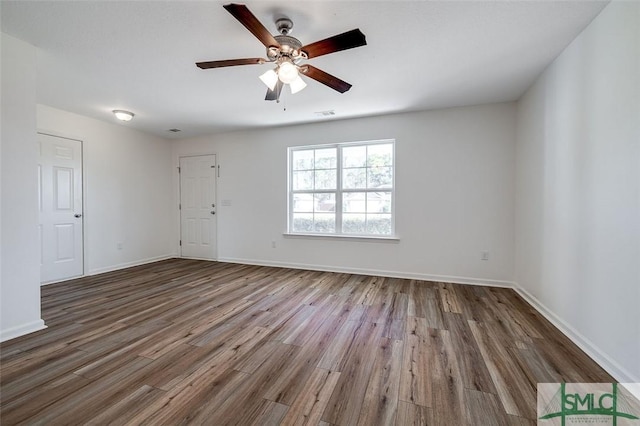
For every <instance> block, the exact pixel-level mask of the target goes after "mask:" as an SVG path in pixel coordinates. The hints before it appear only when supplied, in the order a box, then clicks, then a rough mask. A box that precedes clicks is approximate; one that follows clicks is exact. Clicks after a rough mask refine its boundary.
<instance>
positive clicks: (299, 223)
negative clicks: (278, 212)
mask: <svg viewBox="0 0 640 426" xmlns="http://www.w3.org/2000/svg"><path fill="white" fill-rule="evenodd" d="M292 225H293V232H313V213H294V214H293V224H292Z"/></svg>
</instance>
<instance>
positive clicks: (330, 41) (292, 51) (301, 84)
mask: <svg viewBox="0 0 640 426" xmlns="http://www.w3.org/2000/svg"><path fill="white" fill-rule="evenodd" d="M223 7H224V8H225V9H226V10H227V12H229V13H230V14H231V15H233V17H234V18H236V19H237V20H238V21H239V22H240V23H241V24H242V25H244V26H245V28H246V29H248V30H249V31H250V32H251V33H252V34H253V35H254V36H255V37H256V38H257V39H258V40H260V42H261V43H262V44H263V45H264V46H265V47H266V48H267V52H266V53H267V57H266V59H265V58H244V59H226V60H223V61H207V62H196V65H197V66H198V68H201V69H209V68H222V67H233V66H236V65H262V64H265V63H267V62H272V63H275V68H273V69H270V70H269V71H267V72H265V73H264V74H262V75H261V76H260V80H262V82H263V83H264V84H265V85H266V86H267V87H268V88H269V90H268V91H267V96H266V97H265V100H267V101H279V99H280V92H282V87H283V86H285V85H289V88H290V89H291V93H297V92H299V91H301V90H302V89H304V88H305V87H307V83H306V82H305V81H304V80H303V79H302V78H301V76H304V77H307V78H310V79H313V80H316V81H317V82H319V83H322V84H324V85H325V86H328V87H330V88H332V89H333V90H336V91H338V92H340V93H344V92H346V91H347V90H349V89H350V88H351V84H349V83H347V82H346V81H343V80H340V79H339V78H337V77H335V76H333V75H331V74H328V73H326V72H324V71H322V70H320V69H318V68H316V67H314V66H312V65H308V64H306V63H303V61H306V60H308V59H312V58H316V57H318V56H322V55H327V54H329V53H334V52H339V51H341V50H347V49H353V48H354V47H360V46H364V45H366V44H367V41H366V39H365V35H364V34H362V32H361V31H360V30H359V29H355V30H351V31H347V32H345V33H342V34H338V35H335V36H333V37H329V38H326V39H324V40H320V41H316V42H315V43H310V44H306V45H303V44H302V43H301V42H300V40H298V39H297V38H295V37H291V36H290V35H289V34H290V33H291V29H292V28H293V22H292V21H291V19H289V18H280V19H278V20H276V22H275V24H276V27H277V29H278V33H279V34H278V35H271V33H270V32H269V30H267V29H266V28H265V26H264V25H262V23H261V22H260V21H259V20H258V18H256V17H255V15H254V14H253V13H251V11H250V10H249V9H248V8H247V7H246V6H245V5H242V4H233V3H231V4H227V5H224V6H223Z"/></svg>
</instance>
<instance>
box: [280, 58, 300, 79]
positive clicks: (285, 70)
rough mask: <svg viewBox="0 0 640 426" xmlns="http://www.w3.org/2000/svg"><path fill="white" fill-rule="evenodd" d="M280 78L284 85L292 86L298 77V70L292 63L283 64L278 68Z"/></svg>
mask: <svg viewBox="0 0 640 426" xmlns="http://www.w3.org/2000/svg"><path fill="white" fill-rule="evenodd" d="M278 77H279V78H280V81H281V82H283V83H284V84H291V82H292V81H293V80H295V79H296V77H298V68H297V67H296V66H295V65H293V64H292V63H291V62H283V63H282V64H280V67H278Z"/></svg>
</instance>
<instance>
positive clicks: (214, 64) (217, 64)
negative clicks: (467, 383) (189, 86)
mask: <svg viewBox="0 0 640 426" xmlns="http://www.w3.org/2000/svg"><path fill="white" fill-rule="evenodd" d="M264 63H265V60H264V59H262V58H246V59H226V60H224V61H208V62H196V66H197V67H198V68H202V69H203V70H206V69H209V68H222V67H233V66H236V65H260V64H264Z"/></svg>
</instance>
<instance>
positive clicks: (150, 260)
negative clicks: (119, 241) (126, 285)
mask: <svg viewBox="0 0 640 426" xmlns="http://www.w3.org/2000/svg"><path fill="white" fill-rule="evenodd" d="M175 257H176V255H175V254H173V253H172V254H165V255H162V256H156V257H149V258H147V259H141V260H135V261H133V262H126V263H120V264H117V265H112V266H105V267H104V268H96V269H91V270H90V271H89V272H88V273H87V276H89V275H98V274H104V273H105V272H113V271H118V270H120V269H125V268H131V267H133V266H140V265H146V264H147V263H153V262H159V261H161V260H167V259H173V258H175Z"/></svg>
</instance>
